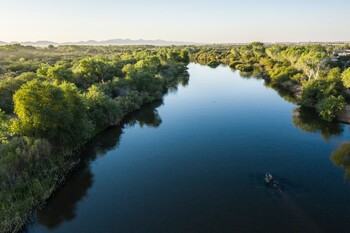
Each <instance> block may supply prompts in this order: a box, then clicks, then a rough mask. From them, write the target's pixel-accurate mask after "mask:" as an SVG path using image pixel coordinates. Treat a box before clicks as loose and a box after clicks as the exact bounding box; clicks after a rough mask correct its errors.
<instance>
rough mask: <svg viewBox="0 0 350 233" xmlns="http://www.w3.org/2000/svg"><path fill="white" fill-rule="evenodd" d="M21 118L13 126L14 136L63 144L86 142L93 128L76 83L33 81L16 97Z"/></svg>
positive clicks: (21, 89) (24, 86) (17, 109)
mask: <svg viewBox="0 0 350 233" xmlns="http://www.w3.org/2000/svg"><path fill="white" fill-rule="evenodd" d="M14 102H15V113H16V114H17V116H18V119H17V120H15V121H14V122H13V124H12V126H11V128H12V130H13V131H14V132H15V133H18V134H20V135H26V136H34V137H42V138H47V139H51V140H58V141H60V142H65V143H67V144H69V143H77V144H79V143H80V142H82V141H84V140H85V139H87V138H88V136H89V135H90V133H91V130H92V126H91V123H90V122H89V121H88V120H87V115H86V106H85V104H84V102H83V100H82V98H81V96H80V95H79V92H78V90H77V88H76V87H75V85H74V84H71V83H63V84H62V85H60V86H56V85H53V84H51V83H49V82H47V81H40V80H38V79H34V80H33V81H30V82H28V83H26V84H24V85H23V86H22V87H21V88H20V89H19V90H18V91H17V92H16V93H15V95H14Z"/></svg>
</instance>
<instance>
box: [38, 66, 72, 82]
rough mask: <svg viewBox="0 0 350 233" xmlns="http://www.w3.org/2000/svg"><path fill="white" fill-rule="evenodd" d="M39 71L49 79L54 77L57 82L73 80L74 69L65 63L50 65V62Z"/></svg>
mask: <svg viewBox="0 0 350 233" xmlns="http://www.w3.org/2000/svg"><path fill="white" fill-rule="evenodd" d="M37 73H38V74H39V75H43V76H45V77H47V78H49V79H52V80H53V81H54V82H55V83H56V84H61V83H63V82H64V81H67V82H72V81H73V71H72V70H71V69H69V68H67V67H66V66H65V65H60V64H57V65H55V66H50V65H48V64H45V65H42V66H41V68H40V69H38V70H37Z"/></svg>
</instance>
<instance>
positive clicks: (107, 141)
mask: <svg viewBox="0 0 350 233" xmlns="http://www.w3.org/2000/svg"><path fill="white" fill-rule="evenodd" d="M162 104H163V102H162V101H156V102H154V103H151V104H148V105H146V106H144V107H143V108H142V109H140V110H138V111H135V112H133V113H131V114H129V115H128V116H127V117H126V118H125V120H124V121H123V122H122V123H121V125H120V126H118V127H111V128H109V129H107V130H105V131H104V132H102V133H100V134H98V135H97V136H96V137H95V138H94V139H92V140H91V141H90V142H89V143H88V144H87V145H86V147H85V149H84V150H83V151H82V152H81V154H82V160H81V163H80V164H79V167H78V168H77V170H76V171H75V172H74V173H73V174H72V176H71V177H70V178H69V179H68V181H67V182H66V183H65V184H64V186H63V187H61V188H60V189H59V190H58V191H57V192H56V193H55V194H54V196H53V198H51V199H50V200H49V201H48V203H47V205H46V206H45V207H44V208H43V209H42V210H39V211H37V213H36V216H35V218H36V221H37V222H38V223H39V224H40V225H43V226H45V227H47V228H48V229H50V230H53V229H55V228H57V227H58V226H59V225H60V224H62V223H63V222H66V221H71V220H73V219H74V218H75V217H76V206H77V203H78V202H79V201H81V200H82V199H83V198H84V197H85V196H86V195H87V191H88V190H89V188H91V187H92V186H93V183H94V175H93V173H92V172H91V168H90V163H91V162H93V161H94V160H96V159H97V158H98V157H99V156H103V155H105V154H106V153H107V152H108V151H110V150H112V149H115V148H118V146H119V143H120V139H121V135H122V134H123V129H124V127H125V126H135V125H136V124H139V125H140V126H141V127H144V126H149V127H158V126H159V125H160V124H161V123H162V120H161V118H160V116H159V115H158V112H157V110H156V108H158V107H159V106H161V105H162ZM29 228H30V226H29Z"/></svg>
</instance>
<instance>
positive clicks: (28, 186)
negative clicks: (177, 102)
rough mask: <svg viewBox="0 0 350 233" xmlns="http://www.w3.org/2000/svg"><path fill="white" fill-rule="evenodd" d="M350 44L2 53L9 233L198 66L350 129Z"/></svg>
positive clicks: (2, 170) (1, 203)
mask: <svg viewBox="0 0 350 233" xmlns="http://www.w3.org/2000/svg"><path fill="white" fill-rule="evenodd" d="M349 51H350V46H349V45H347V44H339V45H327V44H306V45H293V44H292V45H283V44H268V45H265V44H263V43H259V42H255V43H251V44H245V45H201V46H168V47H156V46H70V45H62V46H58V47H54V46H52V45H50V46H48V47H45V48H39V47H33V46H23V45H19V44H14V45H4V46H0V232H17V231H19V230H20V229H22V228H23V226H24V225H25V224H26V222H27V221H28V218H29V216H30V214H31V213H32V211H33V210H35V209H36V208H40V207H41V206H43V205H44V204H45V201H46V200H47V199H48V198H49V197H50V196H51V195H52V193H53V192H54V191H55V190H56V189H57V188H58V187H59V185H60V184H62V183H63V182H64V180H65V179H66V176H67V174H68V173H69V172H70V171H71V170H72V169H73V168H74V167H75V166H76V165H77V164H78V163H79V148H81V147H82V146H84V144H85V143H86V142H87V141H89V140H90V139H92V138H93V137H94V136H95V135H96V134H97V133H99V132H101V131H103V130H105V129H106V128H108V127H110V126H114V125H118V124H119V123H120V122H121V121H122V119H123V118H124V117H125V116H126V115H127V114H128V113H130V112H133V111H135V110H137V109H139V108H141V106H142V105H144V104H147V103H151V102H153V101H155V100H158V99H161V98H162V97H163V95H164V94H165V93H167V91H169V90H171V89H174V88H176V87H177V85H179V84H186V83H187V82H188V78H189V77H188V73H187V65H188V63H189V62H190V61H192V62H197V63H200V64H205V65H208V66H210V67H213V68H215V67H217V66H219V65H220V64H223V65H227V66H230V67H231V68H232V69H235V70H239V71H240V72H241V73H242V74H244V76H247V77H251V76H254V77H257V78H263V79H264V80H265V83H266V85H268V86H271V87H273V88H275V89H276V90H278V91H279V92H280V93H283V95H282V96H283V97H285V98H287V99H288V100H289V101H293V102H295V103H297V104H298V105H300V106H301V107H302V108H310V109H314V110H315V111H317V113H318V114H319V117H320V118H321V119H323V120H324V121H335V120H341V121H345V122H347V123H349V121H350V117H349V110H350V107H349V102H350V96H349V91H348V89H349V88H350V68H349V67H350V52H349Z"/></svg>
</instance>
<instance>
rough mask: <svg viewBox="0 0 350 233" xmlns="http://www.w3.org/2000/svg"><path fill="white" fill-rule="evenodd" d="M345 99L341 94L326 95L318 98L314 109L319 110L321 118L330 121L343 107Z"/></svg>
mask: <svg viewBox="0 0 350 233" xmlns="http://www.w3.org/2000/svg"><path fill="white" fill-rule="evenodd" d="M345 104H346V102H345V99H344V97H343V96H337V97H335V96H333V95H331V96H328V97H326V98H324V99H322V100H320V101H319V102H318V103H317V105H316V110H317V112H319V114H320V116H321V117H322V119H324V120H326V121H332V120H333V119H334V118H335V116H336V113H337V112H339V111H341V110H343V109H344V108H345Z"/></svg>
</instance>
